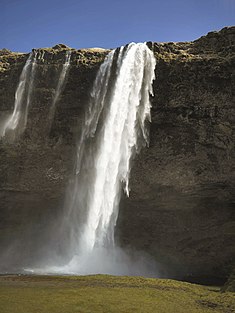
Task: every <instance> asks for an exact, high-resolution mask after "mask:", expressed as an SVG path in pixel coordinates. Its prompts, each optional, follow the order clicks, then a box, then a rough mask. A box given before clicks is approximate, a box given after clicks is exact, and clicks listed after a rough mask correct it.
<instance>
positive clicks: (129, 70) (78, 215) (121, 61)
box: [64, 43, 156, 274]
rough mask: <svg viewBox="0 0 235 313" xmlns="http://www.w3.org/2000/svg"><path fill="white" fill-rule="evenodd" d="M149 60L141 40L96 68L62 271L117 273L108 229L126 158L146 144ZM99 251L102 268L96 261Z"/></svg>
mask: <svg viewBox="0 0 235 313" xmlns="http://www.w3.org/2000/svg"><path fill="white" fill-rule="evenodd" d="M155 64H156V61H155V58H154V55H153V53H152V51H151V50H150V49H149V48H148V47H147V45H146V44H143V43H138V44H134V43H131V44H129V45H128V46H126V47H121V48H120V49H116V50H114V51H111V52H110V53H109V54H108V56H107V57H106V59H105V61H104V63H103V64H102V65H101V67H100V70H99V72H98V74H97V77H96V80H95V82H94V86H93V90H92V92H91V101H90V103H89V106H88V110H87V112H86V116H85V119H84V125H83V127H82V133H81V137H80V140H79V143H78V150H77V165H76V175H75V178H74V180H73V183H72V187H71V193H70V196H69V197H68V203H67V206H66V213H65V214H67V216H66V219H65V222H66V223H67V225H68V227H69V228H70V233H71V237H70V243H71V250H70V253H71V255H73V258H72V260H71V262H70V263H69V264H68V265H67V266H66V267H64V271H65V272H66V271H68V272H78V273H92V272H105V273H108V272H111V273H116V274H117V273H119V270H117V268H115V266H116V265H115V262H116V260H114V258H117V253H116V251H117V250H116V249H118V248H116V247H115V242H114V229H115V224H116V220H117V216H118V208H119V202H120V197H121V189H122V187H123V188H124V190H125V193H126V194H127V195H129V175H130V162H131V159H132V157H133V156H134V155H135V154H136V153H137V152H139V150H140V148H141V147H142V146H144V145H146V144H147V142H148V130H147V128H146V127H145V126H146V125H145V123H146V120H150V108H151V105H150V101H149V94H152V82H153V79H154V69H155ZM111 251H112V252H111ZM114 251H115V252H114ZM119 252H120V250H119ZM111 254H112V257H111V259H112V260H111V264H107V263H110V262H109V261H107V260H108V258H109V257H110V255H111ZM101 255H103V258H104V259H103V261H102V266H101V264H99V265H98V263H100V262H99V261H98V260H97V258H99V257H100V256H101ZM104 255H106V257H104ZM113 267H114V268H113ZM121 272H122V271H121Z"/></svg>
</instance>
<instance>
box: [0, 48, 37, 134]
mask: <svg viewBox="0 0 235 313" xmlns="http://www.w3.org/2000/svg"><path fill="white" fill-rule="evenodd" d="M36 59H37V52H31V53H30V55H29V57H28V59H27V61H26V63H25V65H24V67H23V70H22V73H21V75H20V79H19V83H18V86H17V89H16V93H15V104H14V111H13V113H12V115H11V116H10V117H9V118H8V119H7V121H6V122H5V124H4V126H3V128H2V132H1V135H2V137H4V136H5V135H6V134H7V132H8V131H9V135H10V137H9V138H11V139H13V140H14V139H15V138H16V137H18V136H20V135H21V134H22V133H23V132H24V130H25V127H26V125H27V118H28V109H29V105H30V103H31V96H32V91H33V84H34V77H35V68H36Z"/></svg>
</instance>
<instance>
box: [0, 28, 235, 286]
mask: <svg viewBox="0 0 235 313" xmlns="http://www.w3.org/2000/svg"><path fill="white" fill-rule="evenodd" d="M148 45H149V47H150V48H151V49H152V50H153V51H154V53H155V56H156V60H157V66H156V80H155V82H154V93H155V96H154V97H153V99H152V105H153V107H152V123H151V128H150V146H149V148H148V149H145V150H143V151H142V153H141V154H140V155H139V156H138V157H137V158H136V159H135V161H134V162H133V169H132V173H131V193H130V197H129V198H125V197H123V199H122V201H121V206H120V214H119V219H118V223H117V227H116V236H117V240H118V242H119V244H120V245H122V246H129V247H132V248H135V249H137V250H143V251H146V252H148V253H149V254H151V255H152V256H153V257H154V258H155V259H156V261H157V262H158V263H159V268H160V269H161V274H162V275H166V276H167V275H168V276H170V277H177V278H185V279H188V280H191V281H197V282H199V281H200V282H205V283H211V282H213V283H215V282H222V281H224V280H225V279H226V277H227V275H228V273H229V271H230V268H231V266H232V264H233V262H234V256H235V246H234V242H235V219H234V194H235V190H234V189H235V187H234V186H235V177H234V83H235V73H234V65H235V27H230V28H224V29H222V30H221V31H220V32H212V33H209V34H208V35H207V36H204V37H201V38H200V39H198V40H196V41H194V42H188V43H187V42H186V43H148ZM67 49H69V48H68V47H66V46H65V45H62V44H59V45H56V46H55V47H53V48H51V49H40V50H39V52H40V53H41V54H44V57H43V58H41V59H39V60H38V62H37V68H36V77H35V86H34V90H33V97H32V100H33V101H32V103H31V105H30V110H29V119H28V125H27V129H26V131H25V133H24V135H23V136H22V137H21V138H20V139H19V140H18V141H17V142H15V143H10V142H9V141H8V140H7V138H3V139H2V140H1V141H0V246H1V251H2V253H1V256H0V257H1V260H2V261H1V262H0V266H1V267H2V269H3V270H4V264H5V265H6V260H7V266H9V264H12V266H14V267H17V266H20V265H21V262H22V260H23V261H24V263H25V262H27V261H29V260H31V259H32V258H33V259H37V257H38V254H41V253H42V252H43V245H42V244H41V242H42V241H43V242H44V241H47V243H50V242H51V244H53V245H55V244H58V243H56V242H55V241H52V239H51V238H52V237H55V233H56V231H57V228H58V226H57V223H56V220H57V217H58V216H59V214H60V212H61V210H62V208H63V199H64V195H65V191H66V186H67V184H68V181H69V177H70V175H71V173H72V169H73V165H74V158H75V153H76V138H77V134H78V132H79V125H80V122H81V119H82V117H83V112H84V108H85V106H86V104H87V102H88V99H89V90H90V89H91V86H92V83H93V81H94V78H95V75H96V72H97V70H98V68H99V65H100V64H101V63H102V61H103V60H104V57H105V55H106V54H107V53H108V50H102V49H93V50H92V49H87V50H86V49H83V50H74V49H72V57H71V67H70V72H69V75H68V80H67V83H66V86H65V88H64V91H63V93H62V94H61V97H60V100H59V102H58V103H57V106H56V114H55V119H54V121H53V124H52V128H51V130H50V131H48V128H47V127H46V123H47V115H48V112H49V109H50V105H51V103H52V99H53V95H54V93H55V88H56V83H57V79H58V77H59V74H60V70H61V67H62V64H63V62H64V57H65V52H66V50H67ZM26 59H27V55H25V54H16V53H11V52H10V51H8V50H6V49H4V50H1V51H0V86H1V87H0V88H1V89H0V123H1V122H3V120H4V119H5V118H6V116H8V115H9V114H11V112H12V110H13V107H14V93H15V90H16V87H17V83H18V79H19V76H20V73H21V70H22V68H23V66H24V63H25V61H26ZM49 229H52V230H53V232H54V236H53V235H51V231H50V232H49V231H48V230H49ZM29 236H31V238H32V240H30V242H28V240H27V238H29ZM19 239H20V240H19ZM9 242H11V243H13V244H11V249H10V250H9V248H8V247H9ZM26 242H27V244H26ZM12 251H18V252H19V251H21V252H22V253H21V254H20V253H16V254H15V253H14V252H12ZM19 255H20V256H19ZM9 256H14V257H11V258H10V261H9ZM4 261H5V263H4Z"/></svg>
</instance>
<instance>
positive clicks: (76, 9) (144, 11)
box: [0, 0, 235, 52]
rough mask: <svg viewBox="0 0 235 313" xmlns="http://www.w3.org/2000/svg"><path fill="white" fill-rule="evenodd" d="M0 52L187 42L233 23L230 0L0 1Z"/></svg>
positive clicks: (234, 4)
mask: <svg viewBox="0 0 235 313" xmlns="http://www.w3.org/2000/svg"><path fill="white" fill-rule="evenodd" d="M0 4H1V6H0V29H1V35H0V48H8V49H10V50H13V51H20V52H28V51H30V50H31V49H32V48H39V47H51V46H53V45H55V44H57V43H64V44H66V45H68V46H70V47H73V48H77V49H78V48H88V47H104V48H115V47H118V46H120V45H123V44H126V43H129V42H131V41H135V42H143V41H158V42H162V41H190V40H194V39H196V38H198V37H200V36H202V35H205V34H206V33H207V32H209V31H212V30H219V29H221V28H223V27H224V26H231V25H235V0H136V1H134V0H119V1H118V0H116V1H114V0H109V1H108V0H97V1H96V0H63V1H62V0H37V1H36V0H0Z"/></svg>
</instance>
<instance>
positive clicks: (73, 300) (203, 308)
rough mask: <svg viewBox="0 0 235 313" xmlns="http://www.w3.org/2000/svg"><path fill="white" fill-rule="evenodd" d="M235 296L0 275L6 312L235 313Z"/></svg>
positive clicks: (112, 281)
mask: <svg viewBox="0 0 235 313" xmlns="http://www.w3.org/2000/svg"><path fill="white" fill-rule="evenodd" d="M234 311H235V294H233V293H230V292H228V293H220V292H219V291H218V290H217V289H216V288H209V287H202V286H199V285H193V284H189V283H184V282H178V281H173V280H163V279H146V278H141V277H114V276H106V275H96V276H79V277H74V276H73V277H59V276H57V277H52V276H41V277H39V276H2V277H0V312H4V313H16V312H17V313H39V312H40V313H54V312H55V313H75V312H81V313H94V312H97V313H98V312H102V313H105V312H107V313H112V312H113V313H121V312H125V313H130V312H141V313H142V312H144V313H148V312H158V313H178V312H179V313H184V312H185V313H186V312H187V313H189V312H190V313H194V312H195V313H199V312H205V313H207V312H208V313H210V312H213V313H216V312H218V313H219V312H227V313H230V312H234Z"/></svg>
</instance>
